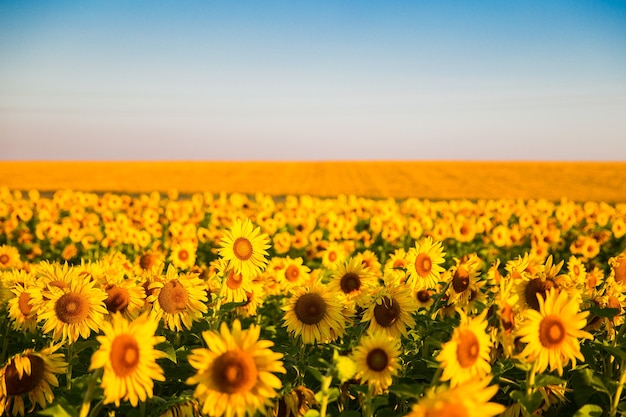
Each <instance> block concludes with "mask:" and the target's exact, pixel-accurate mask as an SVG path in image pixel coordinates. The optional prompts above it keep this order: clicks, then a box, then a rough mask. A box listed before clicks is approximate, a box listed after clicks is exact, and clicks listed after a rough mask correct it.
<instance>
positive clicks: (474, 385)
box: [406, 378, 505, 417]
mask: <svg viewBox="0 0 626 417" xmlns="http://www.w3.org/2000/svg"><path fill="white" fill-rule="evenodd" d="M488 385H489V378H483V379H480V380H477V381H476V380H472V381H468V382H466V383H464V384H461V385H457V386H456V387H454V388H447V387H446V386H445V385H438V386H436V387H435V388H433V389H431V390H430V391H428V392H427V393H426V395H425V396H424V397H422V398H421V399H420V400H419V401H418V402H417V403H416V404H414V405H413V407H412V410H411V412H410V413H409V414H407V415H406V417H449V416H459V417H461V416H462V417H493V416H496V415H499V414H500V413H502V412H503V411H504V409H505V408H504V406H503V405H502V404H498V403H493V402H489V400H490V399H491V398H492V397H493V396H494V395H495V394H496V393H497V392H498V386H497V385H491V386H488Z"/></svg>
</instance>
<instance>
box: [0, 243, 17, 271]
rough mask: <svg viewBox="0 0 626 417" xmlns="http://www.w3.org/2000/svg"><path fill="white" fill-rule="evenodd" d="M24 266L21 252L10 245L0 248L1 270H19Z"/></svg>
mask: <svg viewBox="0 0 626 417" xmlns="http://www.w3.org/2000/svg"><path fill="white" fill-rule="evenodd" d="M21 265H22V261H21V258H20V251H19V250H18V249H17V248H16V247H14V246H10V245H1V246H0V270H3V269H11V268H19V267H20V266H21Z"/></svg>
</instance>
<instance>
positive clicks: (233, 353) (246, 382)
mask: <svg viewBox="0 0 626 417" xmlns="http://www.w3.org/2000/svg"><path fill="white" fill-rule="evenodd" d="M212 372H213V374H212V376H213V382H214V383H215V385H216V387H217V388H216V389H217V390H218V391H220V392H222V393H225V394H236V393H244V392H248V391H250V390H251V389H252V388H253V387H254V386H255V385H256V383H257V380H258V371H257V367H256V363H255V362H254V358H252V356H251V355H250V354H248V353H246V352H243V351H239V350H229V351H227V352H224V353H222V354H221V355H220V356H218V357H217V358H216V359H215V362H214V363H213V366H212Z"/></svg>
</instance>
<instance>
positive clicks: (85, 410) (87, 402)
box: [79, 368, 104, 417]
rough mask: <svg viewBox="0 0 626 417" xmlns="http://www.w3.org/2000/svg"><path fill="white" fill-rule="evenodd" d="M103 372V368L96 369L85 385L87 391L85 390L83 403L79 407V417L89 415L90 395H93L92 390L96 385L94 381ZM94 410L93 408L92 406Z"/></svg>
mask: <svg viewBox="0 0 626 417" xmlns="http://www.w3.org/2000/svg"><path fill="white" fill-rule="evenodd" d="M103 372H104V370H103V368H100V369H98V370H96V371H95V372H94V373H93V375H92V376H91V378H90V380H89V385H87V391H85V396H84V397H83V404H82V406H81V407H80V416H79V417H87V416H89V415H90V414H89V409H90V408H91V397H93V390H94V388H95V386H96V382H97V381H98V379H100V377H101V376H102V373H103ZM94 410H95V408H94Z"/></svg>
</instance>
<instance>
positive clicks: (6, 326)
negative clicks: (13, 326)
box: [0, 320, 10, 364]
mask: <svg viewBox="0 0 626 417" xmlns="http://www.w3.org/2000/svg"><path fill="white" fill-rule="evenodd" d="M2 324H3V327H4V329H3V332H2V333H3V334H4V337H3V338H2V352H1V353H0V364H1V363H4V361H5V359H6V356H7V349H9V327H10V325H9V320H2Z"/></svg>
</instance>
